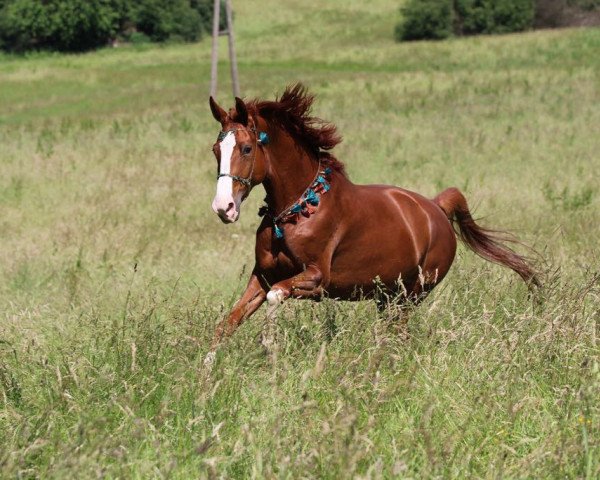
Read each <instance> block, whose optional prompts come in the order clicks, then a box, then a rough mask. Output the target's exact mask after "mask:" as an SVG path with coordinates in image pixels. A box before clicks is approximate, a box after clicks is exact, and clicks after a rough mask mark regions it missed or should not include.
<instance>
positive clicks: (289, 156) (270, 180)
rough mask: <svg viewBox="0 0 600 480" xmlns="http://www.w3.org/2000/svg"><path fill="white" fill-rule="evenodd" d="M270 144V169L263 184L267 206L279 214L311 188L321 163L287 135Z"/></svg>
mask: <svg viewBox="0 0 600 480" xmlns="http://www.w3.org/2000/svg"><path fill="white" fill-rule="evenodd" d="M277 137H278V141H277V142H274V143H273V144H270V145H269V147H268V148H269V168H268V172H267V176H266V178H265V181H264V187H265V190H266V192H267V199H266V200H267V204H268V205H269V207H270V209H271V211H273V212H275V213H277V214H279V213H280V212H281V211H282V210H283V209H285V208H287V207H289V206H290V205H291V204H293V203H294V202H295V201H296V200H298V199H299V198H300V196H301V195H302V194H303V193H304V191H305V190H306V189H307V188H308V187H309V186H310V184H311V183H312V181H313V180H314V178H315V176H316V173H317V169H318V168H319V167H318V164H317V163H316V162H315V161H314V160H312V159H311V158H310V156H309V154H308V153H307V152H305V151H304V149H303V148H301V147H300V146H298V145H297V144H296V143H295V142H294V140H293V139H292V138H291V137H290V136H289V135H287V134H282V135H277Z"/></svg>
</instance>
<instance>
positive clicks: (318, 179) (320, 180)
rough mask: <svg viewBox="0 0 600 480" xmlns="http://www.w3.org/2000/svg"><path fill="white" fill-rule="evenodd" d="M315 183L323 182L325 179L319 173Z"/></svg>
mask: <svg viewBox="0 0 600 480" xmlns="http://www.w3.org/2000/svg"><path fill="white" fill-rule="evenodd" d="M317 183H325V179H324V178H323V177H322V176H321V175H319V176H318V177H317Z"/></svg>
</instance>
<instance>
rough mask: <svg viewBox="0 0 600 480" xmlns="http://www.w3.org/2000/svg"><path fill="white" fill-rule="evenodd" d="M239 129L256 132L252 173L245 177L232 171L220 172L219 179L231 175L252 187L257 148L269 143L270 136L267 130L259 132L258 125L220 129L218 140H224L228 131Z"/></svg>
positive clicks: (230, 176) (232, 177) (237, 180)
mask: <svg viewBox="0 0 600 480" xmlns="http://www.w3.org/2000/svg"><path fill="white" fill-rule="evenodd" d="M238 130H250V131H252V132H254V136H255V139H256V141H255V142H254V155H253V156H252V168H251V169H250V175H248V176H247V177H245V178H244V177H239V176H238V175H231V174H230V173H218V174H217V180H219V178H221V177H229V178H231V179H232V180H235V181H236V182H239V183H241V184H242V185H244V186H245V187H247V188H248V189H250V188H252V174H253V173H254V163H255V162H256V150H257V148H258V145H266V144H267V143H269V136H268V135H267V133H266V132H258V131H257V130H256V127H252V128H249V129H245V128H231V129H229V130H222V131H220V132H219V136H218V138H217V140H218V141H219V142H220V141H222V140H224V139H225V137H226V136H227V134H228V133H233V134H234V135H235V132H237V131H238Z"/></svg>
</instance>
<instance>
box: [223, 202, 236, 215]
mask: <svg viewBox="0 0 600 480" xmlns="http://www.w3.org/2000/svg"><path fill="white" fill-rule="evenodd" d="M234 206H235V205H234V204H233V202H229V205H227V210H225V212H226V213H227V212H229V210H231V209H232V208H233V207H234Z"/></svg>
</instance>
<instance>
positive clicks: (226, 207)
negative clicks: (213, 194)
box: [212, 198, 240, 223]
mask: <svg viewBox="0 0 600 480" xmlns="http://www.w3.org/2000/svg"><path fill="white" fill-rule="evenodd" d="M212 209H213V211H214V212H215V213H216V214H217V215H218V216H219V218H220V219H221V221H222V222H223V223H233V222H235V221H237V219H238V218H239V217H240V211H239V207H238V205H237V204H236V202H235V201H233V200H230V201H226V202H220V201H218V199H216V198H215V200H213V203H212Z"/></svg>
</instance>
